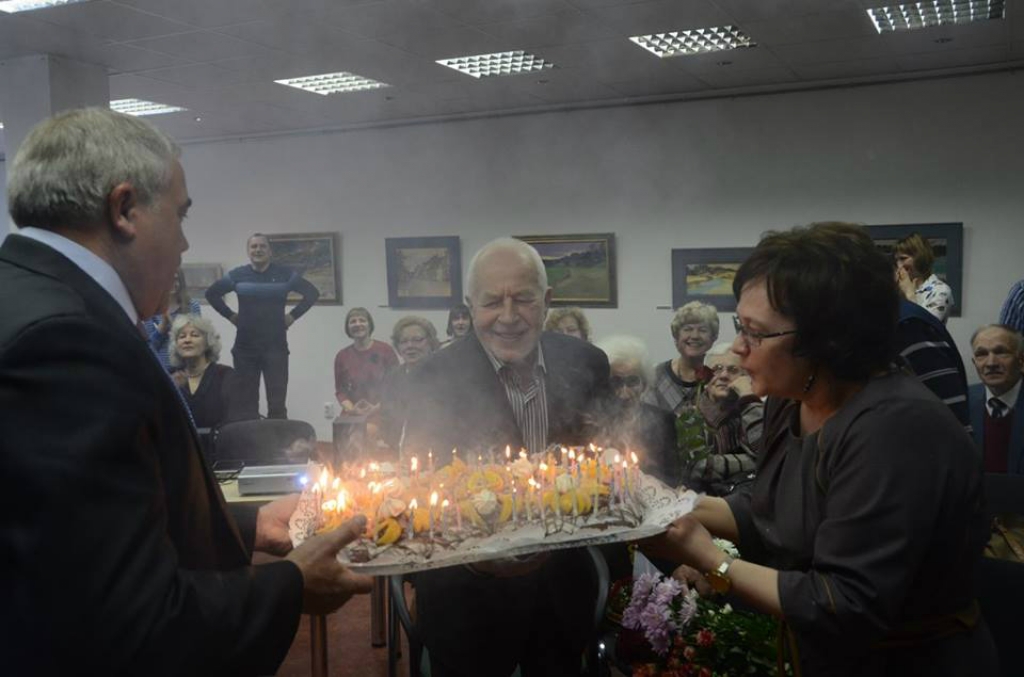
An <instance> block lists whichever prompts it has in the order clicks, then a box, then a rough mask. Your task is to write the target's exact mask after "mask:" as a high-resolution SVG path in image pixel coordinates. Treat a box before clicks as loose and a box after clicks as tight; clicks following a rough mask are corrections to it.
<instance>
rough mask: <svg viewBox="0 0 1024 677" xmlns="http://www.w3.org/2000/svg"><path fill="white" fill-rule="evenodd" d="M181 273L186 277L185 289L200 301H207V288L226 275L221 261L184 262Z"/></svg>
mask: <svg viewBox="0 0 1024 677" xmlns="http://www.w3.org/2000/svg"><path fill="white" fill-rule="evenodd" d="M181 274H182V276H184V278H185V291H186V292H188V295H189V296H190V297H192V298H194V299H195V300H196V301H199V302H200V303H206V290H207V289H208V288H209V287H210V285H211V284H213V283H214V282H216V281H217V280H219V279H220V278H222V277H224V269H223V268H221V265H220V264H219V263H183V264H181Z"/></svg>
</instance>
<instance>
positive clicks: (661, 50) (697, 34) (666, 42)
mask: <svg viewBox="0 0 1024 677" xmlns="http://www.w3.org/2000/svg"><path fill="white" fill-rule="evenodd" d="M630 41H632V42H634V43H636V44H638V45H640V46H641V47H643V48H644V49H646V50H647V51H648V52H650V53H651V54H654V55H655V56H658V57H660V58H662V59H664V58H665V57H669V56H680V55H685V54H706V53H708V52H724V51H726V50H729V49H740V48H743V47H756V46H757V43H756V42H754V41H753V40H751V39H750V36H749V35H747V34H746V33H744V32H743V31H741V30H740V29H739V28H737V27H736V26H719V27H717V28H695V29H693V30H688V31H670V32H668V33H652V34H650V35H634V36H633V37H631V38H630Z"/></svg>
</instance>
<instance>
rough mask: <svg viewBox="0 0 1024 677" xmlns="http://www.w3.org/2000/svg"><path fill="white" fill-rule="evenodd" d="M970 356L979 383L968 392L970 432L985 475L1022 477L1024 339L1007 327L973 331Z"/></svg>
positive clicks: (982, 328)
mask: <svg viewBox="0 0 1024 677" xmlns="http://www.w3.org/2000/svg"><path fill="white" fill-rule="evenodd" d="M971 351H972V353H973V359H974V368H975V369H977V370H978V378H980V379H981V383H976V384H974V385H972V386H971V387H970V390H969V391H968V392H969V398H970V408H971V427H973V428H974V441H975V443H976V444H977V445H978V448H979V449H981V451H982V454H983V455H984V457H985V471H986V472H998V473H1012V474H1018V475H1019V474H1024V397H1021V394H1020V391H1021V370H1022V369H1024V339H1022V338H1021V335H1020V332H1017V331H1014V330H1013V329H1011V328H1009V327H1006V326H1003V325H999V324H990V325H986V326H984V327H981V328H979V329H978V330H977V331H975V332H974V336H972V337H971Z"/></svg>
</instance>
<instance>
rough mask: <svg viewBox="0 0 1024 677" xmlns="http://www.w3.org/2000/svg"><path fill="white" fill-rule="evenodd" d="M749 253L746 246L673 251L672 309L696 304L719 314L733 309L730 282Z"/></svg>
mask: <svg viewBox="0 0 1024 677" xmlns="http://www.w3.org/2000/svg"><path fill="white" fill-rule="evenodd" d="M752 251H753V249H752V248H750V247H723V248H720V249H673V250H672V307H673V308H679V307H680V306H684V305H686V304H687V303H689V302H690V301H700V302H702V303H707V304H708V305H711V306H714V307H715V308H716V309H717V310H718V311H719V312H729V311H733V310H736V297H735V296H734V295H733V292H732V281H733V280H734V279H735V278H736V272H737V271H738V270H739V269H740V266H741V265H742V264H743V262H744V261H746V259H747V257H748V256H750V252H752Z"/></svg>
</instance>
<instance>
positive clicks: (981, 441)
mask: <svg viewBox="0 0 1024 677" xmlns="http://www.w3.org/2000/svg"><path fill="white" fill-rule="evenodd" d="M967 400H968V402H970V405H971V427H973V428H974V431H973V433H972V435H973V436H974V443H975V444H976V445H977V446H978V449H979V450H980V451H981V453H982V454H984V453H985V384H984V383H975V384H974V385H972V386H971V387H970V388H968V390H967ZM1007 460H1008V463H1007V469H1008V470H1009V472H1010V474H1013V475H1024V390H1022V391H1021V393H1020V394H1018V395H1017V405H1016V406H1015V407H1014V408H1013V428H1012V429H1011V430H1010V453H1009V456H1008V459H1007Z"/></svg>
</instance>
